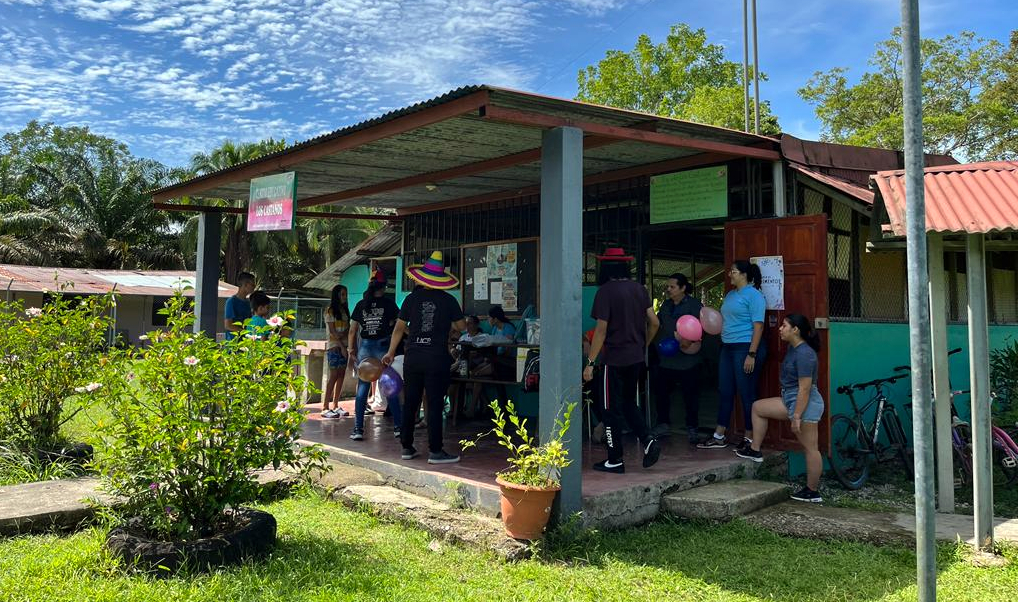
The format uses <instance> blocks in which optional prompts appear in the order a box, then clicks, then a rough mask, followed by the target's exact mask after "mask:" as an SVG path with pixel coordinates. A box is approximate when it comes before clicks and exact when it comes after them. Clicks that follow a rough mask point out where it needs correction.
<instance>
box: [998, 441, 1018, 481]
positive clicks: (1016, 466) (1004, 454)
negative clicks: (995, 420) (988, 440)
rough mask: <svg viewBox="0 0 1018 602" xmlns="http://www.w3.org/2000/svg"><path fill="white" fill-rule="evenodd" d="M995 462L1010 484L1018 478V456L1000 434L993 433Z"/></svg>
mask: <svg viewBox="0 0 1018 602" xmlns="http://www.w3.org/2000/svg"><path fill="white" fill-rule="evenodd" d="M993 462H994V463H995V464H996V465H997V466H999V467H1000V471H1001V472H1002V473H1003V474H1004V478H1006V479H1007V483H1008V485H1010V484H1012V483H1014V482H1015V480H1018V458H1016V457H1015V455H1014V454H1013V453H1012V452H1011V447H1010V446H1009V445H1008V444H1007V443H1006V442H1005V441H1004V440H1003V439H1002V438H1001V437H1000V435H998V434H997V433H993Z"/></svg>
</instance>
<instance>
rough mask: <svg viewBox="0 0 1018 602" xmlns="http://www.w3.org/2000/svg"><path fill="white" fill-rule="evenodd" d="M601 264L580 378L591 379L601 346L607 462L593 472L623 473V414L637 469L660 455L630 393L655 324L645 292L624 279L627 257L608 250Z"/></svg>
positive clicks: (627, 264)
mask: <svg viewBox="0 0 1018 602" xmlns="http://www.w3.org/2000/svg"><path fill="white" fill-rule="evenodd" d="M598 259H599V260H600V261H601V268H600V274H599V276H598V281H599V283H600V285H601V287H600V288H599V289H597V294H596V295H595V296H594V307H593V308H592V309H591V312H590V317H592V318H594V319H595V320H597V326H595V327H594V339H593V341H591V343H590V350H589V351H588V355H587V366H586V367H585V368H584V370H583V380H584V381H587V382H589V381H591V380H592V379H593V378H594V365H595V364H596V363H597V357H598V355H599V354H600V353H601V350H602V347H603V348H604V352H605V355H604V363H605V367H604V375H603V377H602V382H601V383H600V384H599V385H596V386H600V387H601V391H600V393H601V394H602V395H601V399H602V400H603V402H604V425H605V428H604V443H605V446H606V447H607V448H608V459H607V460H605V461H604V462H598V463H597V464H595V465H594V470H600V471H603V472H614V473H624V472H626V468H625V465H624V464H623V462H622V456H623V454H622V427H623V416H624V417H625V421H626V422H628V423H629V426H631V427H632V429H633V432H635V433H636V436H637V437H638V438H639V440H640V445H641V446H642V447H643V467H644V468H650V467H651V466H653V465H654V463H656V462H657V459H658V456H660V454H661V444H660V443H659V442H658V441H657V439H655V438H654V437H653V436H651V434H650V431H649V430H648V429H647V423H646V422H645V421H644V420H643V416H642V415H641V414H640V412H639V411H638V410H637V409H636V389H637V385H638V381H639V379H640V374H641V373H642V372H643V369H644V366H645V362H644V360H645V358H646V352H647V344H648V341H652V340H654V335H655V334H656V333H657V329H658V326H659V322H658V318H657V314H655V313H654V309H653V308H652V306H651V303H650V297H649V296H648V295H647V289H645V288H643V286H642V285H641V284H640V283H638V282H635V281H633V280H631V279H630V278H629V273H630V268H629V262H631V261H633V258H632V257H629V256H627V255H626V253H625V251H623V250H622V249H619V248H611V249H608V250H606V251H605V254H604V255H600V256H598Z"/></svg>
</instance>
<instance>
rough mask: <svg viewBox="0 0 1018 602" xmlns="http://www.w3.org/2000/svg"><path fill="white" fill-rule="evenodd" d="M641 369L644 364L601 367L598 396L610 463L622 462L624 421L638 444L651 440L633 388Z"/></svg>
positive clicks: (641, 371) (637, 381)
mask: <svg viewBox="0 0 1018 602" xmlns="http://www.w3.org/2000/svg"><path fill="white" fill-rule="evenodd" d="M643 370H644V365H643V362H640V363H638V364H631V365H629V366H605V368H604V376H603V377H602V379H601V394H602V395H603V397H602V399H603V400H604V444H605V446H606V447H607V448H608V461H609V462H612V463H616V462H621V461H622V429H623V427H624V426H625V422H628V423H629V426H630V428H632V429H633V432H634V433H636V436H637V437H638V438H639V439H640V441H641V442H645V441H647V440H648V439H650V432H649V431H648V430H647V423H646V422H644V420H643V416H642V415H640V412H639V410H637V408H636V387H637V384H638V383H639V381H640V375H641V374H643ZM623 420H625V422H623Z"/></svg>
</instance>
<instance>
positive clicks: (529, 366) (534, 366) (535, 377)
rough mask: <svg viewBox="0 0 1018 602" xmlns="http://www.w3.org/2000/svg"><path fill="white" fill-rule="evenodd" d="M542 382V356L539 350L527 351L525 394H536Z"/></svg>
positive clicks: (524, 378)
mask: <svg viewBox="0 0 1018 602" xmlns="http://www.w3.org/2000/svg"><path fill="white" fill-rule="evenodd" d="M540 382H541V354H540V351H538V350H537V349H529V350H527V359H526V360H524V362H523V392H524V393H534V392H536V391H537V388H538V385H539V384H540Z"/></svg>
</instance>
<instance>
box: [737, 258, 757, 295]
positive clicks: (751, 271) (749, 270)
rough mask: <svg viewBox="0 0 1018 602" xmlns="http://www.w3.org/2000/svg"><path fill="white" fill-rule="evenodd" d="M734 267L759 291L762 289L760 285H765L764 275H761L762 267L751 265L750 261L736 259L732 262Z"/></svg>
mask: <svg viewBox="0 0 1018 602" xmlns="http://www.w3.org/2000/svg"><path fill="white" fill-rule="evenodd" d="M732 265H734V266H735V269H737V270H739V272H741V273H743V274H745V275H746V279H747V280H749V283H750V284H752V285H753V286H754V287H755V288H757V289H759V288H760V285H761V284H762V283H763V274H761V273H760V266H758V265H756V264H755V263H750V262H749V260H746V259H736V260H735V261H733V262H732Z"/></svg>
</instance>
